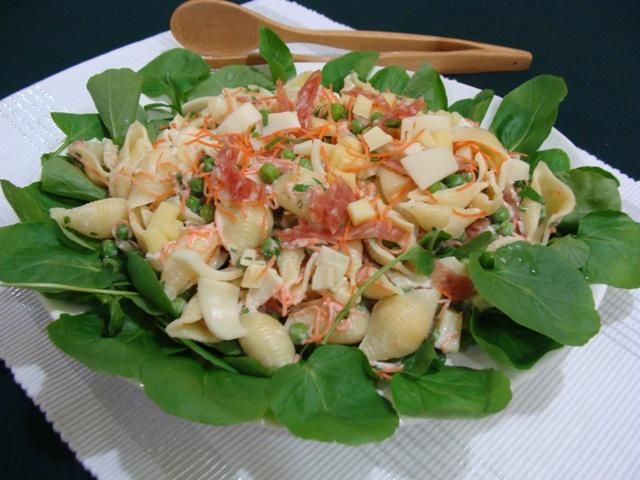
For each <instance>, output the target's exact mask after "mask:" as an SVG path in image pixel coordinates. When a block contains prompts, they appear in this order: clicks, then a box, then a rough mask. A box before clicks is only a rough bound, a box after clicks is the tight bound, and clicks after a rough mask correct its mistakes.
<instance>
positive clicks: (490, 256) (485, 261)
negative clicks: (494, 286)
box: [480, 252, 496, 270]
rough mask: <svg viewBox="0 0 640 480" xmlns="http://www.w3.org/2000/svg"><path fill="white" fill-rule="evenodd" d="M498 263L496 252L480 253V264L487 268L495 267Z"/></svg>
mask: <svg viewBox="0 0 640 480" xmlns="http://www.w3.org/2000/svg"><path fill="white" fill-rule="evenodd" d="M495 264H496V254H495V253H493V252H484V253H483V254H482V255H480V265H482V268H485V269H487V270H491V269H493V267H494V266H495Z"/></svg>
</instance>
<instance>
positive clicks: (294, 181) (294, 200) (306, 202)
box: [273, 168, 320, 221]
mask: <svg viewBox="0 0 640 480" xmlns="http://www.w3.org/2000/svg"><path fill="white" fill-rule="evenodd" d="M316 180H317V181H320V177H319V176H318V175H317V174H316V173H314V172H313V171H311V170H309V169H307V168H300V169H299V170H298V171H295V172H289V173H285V174H284V175H282V176H280V178H278V180H276V181H275V182H273V194H274V196H275V198H276V201H277V202H278V205H280V206H281V207H282V208H284V209H285V210H288V211H289V212H292V213H294V214H296V215H297V216H298V217H300V218H303V219H305V220H307V221H309V216H310V214H311V211H310V208H311V189H309V190H307V191H306V192H294V191H293V187H294V186H295V185H310V186H311V187H314V186H316V185H317V183H316Z"/></svg>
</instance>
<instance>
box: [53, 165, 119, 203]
mask: <svg viewBox="0 0 640 480" xmlns="http://www.w3.org/2000/svg"><path fill="white" fill-rule="evenodd" d="M40 186H41V188H42V190H43V191H44V192H46V193H51V194H54V195H59V196H61V197H69V198H75V199H78V200H87V201H92V200H101V199H103V198H107V190H106V189H104V188H102V187H99V186H97V185H96V184H95V183H93V182H92V181H91V180H89V178H88V177H87V176H86V175H85V174H84V172H83V171H82V170H80V169H79V168H78V167H74V166H73V165H71V163H69V162H68V161H67V160H66V159H65V158H64V157H55V158H52V159H50V160H48V161H46V162H45V163H44V165H42V174H41V179H40Z"/></svg>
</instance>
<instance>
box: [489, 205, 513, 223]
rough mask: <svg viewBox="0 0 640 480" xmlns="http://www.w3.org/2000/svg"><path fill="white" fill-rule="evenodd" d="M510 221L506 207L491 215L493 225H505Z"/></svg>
mask: <svg viewBox="0 0 640 480" xmlns="http://www.w3.org/2000/svg"><path fill="white" fill-rule="evenodd" d="M507 220H509V210H507V208H506V207H500V208H499V209H498V210H496V211H495V212H493V214H491V221H492V222H493V223H503V222H506V221H507Z"/></svg>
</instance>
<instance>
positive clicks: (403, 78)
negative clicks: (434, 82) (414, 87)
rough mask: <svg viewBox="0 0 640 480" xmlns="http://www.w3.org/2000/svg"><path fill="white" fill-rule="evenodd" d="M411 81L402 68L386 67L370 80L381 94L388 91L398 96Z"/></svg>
mask: <svg viewBox="0 0 640 480" xmlns="http://www.w3.org/2000/svg"><path fill="white" fill-rule="evenodd" d="M408 81H409V74H408V73H407V71H406V70H405V69H404V68H401V67H395V66H390V67H385V68H383V69H381V70H378V71H377V72H376V73H375V74H374V75H373V76H372V77H371V79H370V80H369V83H370V84H371V85H372V86H373V88H375V89H376V90H379V91H381V92H386V91H387V90H388V91H390V92H392V93H397V94H398V95H399V94H400V93H401V92H402V90H403V89H404V87H405V86H406V85H407V82H408Z"/></svg>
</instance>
